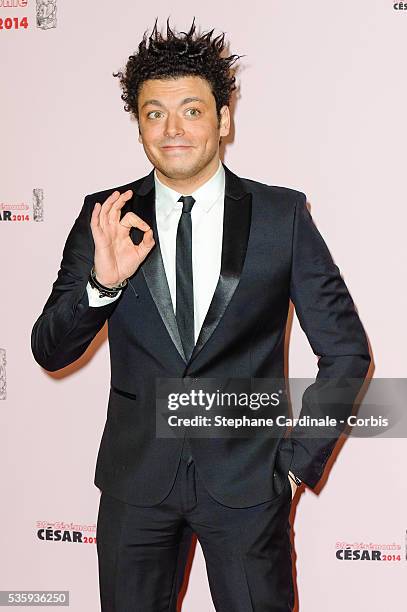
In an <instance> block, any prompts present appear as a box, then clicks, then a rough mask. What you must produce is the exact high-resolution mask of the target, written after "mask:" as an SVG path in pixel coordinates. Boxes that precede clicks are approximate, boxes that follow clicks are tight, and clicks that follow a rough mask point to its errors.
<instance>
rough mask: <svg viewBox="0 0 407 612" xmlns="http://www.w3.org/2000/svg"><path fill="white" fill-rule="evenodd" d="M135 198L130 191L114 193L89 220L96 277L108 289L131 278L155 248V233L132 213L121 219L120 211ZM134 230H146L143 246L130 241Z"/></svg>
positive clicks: (141, 243)
mask: <svg viewBox="0 0 407 612" xmlns="http://www.w3.org/2000/svg"><path fill="white" fill-rule="evenodd" d="M132 195H133V192H132V190H131V189H129V190H128V191H126V192H125V193H122V194H121V195H120V193H119V192H118V191H115V192H113V193H112V194H111V195H110V196H109V197H108V198H107V199H106V200H105V202H104V203H103V204H100V203H99V202H96V204H95V206H94V208H93V211H92V216H91V220H90V226H91V230H92V235H93V240H94V242H95V262H94V265H95V274H96V278H97V280H98V281H99V283H101V284H102V285H104V286H106V287H114V286H115V285H118V284H120V283H121V282H122V281H124V280H125V279H126V278H129V276H132V274H134V272H135V271H136V270H137V268H138V267H139V266H140V264H141V263H142V262H143V261H144V259H145V258H146V257H147V255H148V253H149V252H150V251H151V249H152V248H153V246H154V245H155V240H154V238H153V230H152V229H151V228H150V226H149V225H148V224H147V223H146V222H145V221H143V219H141V217H139V216H138V215H136V214H135V213H133V212H127V213H126V214H125V215H124V216H123V218H122V219H120V211H121V209H122V207H123V206H124V204H125V202H127V200H129V199H130V198H131V197H132ZM132 227H138V228H139V229H140V230H142V231H144V236H143V240H142V241H141V242H140V244H134V242H133V241H132V239H131V238H130V230H131V228H132Z"/></svg>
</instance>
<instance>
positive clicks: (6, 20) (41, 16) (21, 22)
mask: <svg viewBox="0 0 407 612" xmlns="http://www.w3.org/2000/svg"><path fill="white" fill-rule="evenodd" d="M27 7H28V0H0V8H3V9H9V11H10V9H14V11H15V12H14V14H11V11H10V14H8V15H5V16H4V17H3V16H1V17H0V30H27V29H28V28H29V27H30V25H31V22H30V20H29V18H28V16H27V15H21V12H20V11H19V10H18V9H21V8H27ZM35 21H36V25H37V28H39V29H40V30H50V29H51V28H56V27H57V2H56V0H36V6H35Z"/></svg>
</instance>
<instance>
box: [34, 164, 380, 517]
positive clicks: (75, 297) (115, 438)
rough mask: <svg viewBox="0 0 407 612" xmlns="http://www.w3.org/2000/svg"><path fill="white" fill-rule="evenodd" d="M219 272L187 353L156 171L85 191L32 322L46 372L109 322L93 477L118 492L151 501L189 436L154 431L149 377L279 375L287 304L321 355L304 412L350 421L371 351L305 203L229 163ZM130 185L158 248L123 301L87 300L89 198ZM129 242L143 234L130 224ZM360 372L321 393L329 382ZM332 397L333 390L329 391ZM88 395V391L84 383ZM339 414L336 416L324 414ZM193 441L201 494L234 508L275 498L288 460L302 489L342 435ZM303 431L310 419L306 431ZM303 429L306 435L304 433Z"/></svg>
mask: <svg viewBox="0 0 407 612" xmlns="http://www.w3.org/2000/svg"><path fill="white" fill-rule="evenodd" d="M224 169H225V181H226V183H225V208H224V221H223V243H222V261H221V273H220V276H219V280H218V284H217V287H216V290H215V292H214V295H213V298H212V302H211V304H210V307H209V310H208V313H207V315H206V318H205V320H204V323H203V326H202V329H201V331H200V334H199V337H198V339H197V342H196V345H195V348H194V351H193V354H192V356H191V358H190V360H189V361H188V362H187V361H186V360H185V357H184V354H183V349H182V344H181V340H180V336H179V333H178V329H177V324H176V319H175V315H174V311H173V307H172V302H171V297H170V292H169V288H168V284H167V280H166V276H165V270H164V266H163V261H162V258H161V253H160V246H159V240H158V234H157V226H156V219H155V189H154V175H153V171H151V172H150V174H148V175H147V176H145V177H143V178H141V179H139V180H136V181H134V182H131V183H129V184H127V185H123V186H120V187H114V188H112V189H108V190H105V191H102V192H98V193H94V194H91V195H87V196H86V197H85V201H84V204H83V207H82V209H81V211H80V213H79V216H78V217H77V219H76V221H75V223H74V225H73V227H72V229H71V231H70V233H69V236H68V238H67V241H66V244H65V247H64V251H63V258H62V262H61V266H60V270H59V272H58V277H57V279H56V281H55V282H54V284H53V287H52V292H51V295H50V296H49V298H48V300H47V302H46V304H45V306H44V309H43V312H42V313H41V315H40V316H39V318H38V319H37V321H36V322H35V324H34V327H33V330H32V337H31V345H32V351H33V354H34V357H35V359H36V361H37V362H38V363H39V364H40V365H41V366H43V367H44V368H45V369H47V370H50V371H55V370H58V369H60V368H63V367H64V366H66V365H68V364H70V363H72V362H73V361H75V360H76V359H77V358H78V357H79V356H80V355H82V354H83V352H84V351H85V350H86V348H87V347H88V345H89V344H90V342H91V341H92V339H93V338H94V337H95V335H96V334H97V333H98V331H99V330H100V329H101V328H102V326H103V325H104V323H105V322H106V320H107V321H108V337H109V348H110V360H111V387H110V395H109V401H108V408H107V419H106V424H105V428H104V432H103V436H102V440H101V444H100V448H99V453H98V457H97V462H96V473H95V481H94V482H95V484H96V485H97V486H98V487H99V488H100V489H101V490H104V491H106V492H107V493H109V494H110V495H113V496H115V497H117V498H119V499H122V500H123V501H125V502H127V503H130V504H135V505H142V506H152V505H155V504H158V503H160V502H161V501H162V500H163V499H164V497H165V496H166V495H167V493H168V492H169V490H170V488H171V485H172V483H173V481H174V478H175V475H176V471H177V467H178V463H179V460H180V455H181V452H182V446H183V443H184V439H183V438H182V437H181V438H178V437H177V438H159V437H157V435H156V421H155V419H156V410H155V382H156V378H158V377H159V378H183V377H188V378H189V379H192V380H194V379H199V378H208V379H216V378H219V379H220V378H227V377H236V378H247V379H250V378H263V379H265V378H272V379H283V378H284V336H285V327H286V322H287V314H288V309H289V300H290V299H291V300H292V302H293V303H294V305H295V309H296V313H297V316H298V319H299V321H300V324H301V327H302V329H303V330H304V332H305V334H306V335H307V338H308V340H309V342H310V344H311V347H312V349H313V351H314V353H315V354H316V355H317V356H319V360H318V374H317V379H316V381H315V383H314V384H312V385H311V386H309V387H308V388H307V390H306V392H305V393H304V396H303V405H302V414H308V415H311V416H312V415H313V416H318V417H319V416H323V415H324V414H332V413H334V412H335V410H337V411H338V412H339V413H340V416H341V417H342V418H343V417H346V416H347V415H348V414H350V413H351V412H352V406H353V403H354V400H355V397H356V394H357V392H358V391H359V388H360V386H361V385H362V383H363V379H364V377H365V376H366V373H367V370H368V367H369V363H370V357H369V350H368V345H367V340H366V336H365V332H364V330H363V327H362V324H361V322H360V319H359V317H358V314H357V312H356V310H355V306H354V303H353V301H352V298H351V296H350V294H349V292H348V290H347V287H346V285H345V283H344V281H343V280H342V278H341V275H340V272H339V269H338V267H337V266H336V265H335V264H334V262H333V260H332V257H331V255H330V253H329V251H328V248H327V246H326V244H325V242H324V240H323V238H322V237H321V235H320V233H319V232H318V230H317V228H316V227H315V225H314V223H313V221H312V218H311V215H310V213H309V211H308V209H307V207H306V196H305V194H304V193H302V192H300V191H296V190H294V189H289V188H286V187H276V186H268V185H265V184H262V183H259V182H257V181H253V180H249V179H245V178H240V177H238V176H237V175H235V174H234V173H233V172H231V171H230V170H229V169H228V168H227V167H226V166H225V165H224ZM127 189H132V190H133V197H132V199H131V200H129V201H128V202H126V204H125V206H124V207H123V209H122V215H124V214H125V213H126V212H127V211H129V210H132V211H134V212H135V213H137V214H138V215H139V216H140V217H141V218H142V219H144V220H145V221H146V222H147V223H148V224H149V225H150V227H152V228H153V232H154V238H155V241H156V244H155V246H154V247H153V249H152V251H151V252H150V253H149V255H148V256H147V258H146V259H145V261H144V262H143V264H142V265H141V266H140V267H139V269H138V270H137V271H136V273H135V274H134V275H133V276H132V277H131V279H130V281H129V285H128V286H127V287H126V289H125V290H124V291H123V293H122V295H121V296H120V298H119V299H118V300H116V301H114V302H112V303H111V304H108V305H105V306H101V307H97V308H92V307H90V306H89V304H88V297H87V292H86V284H87V282H88V277H89V273H90V270H91V267H92V264H93V260H94V242H93V237H92V233H91V229H90V217H91V212H92V209H93V206H94V204H95V202H97V201H98V202H101V203H103V202H104V201H105V199H106V198H107V197H108V196H109V195H110V194H111V193H112V192H113V191H115V190H118V191H120V192H121V193H123V192H124V191H126V190H127ZM131 237H132V239H133V241H134V242H139V240H140V237H139V236H138V237H137V231H135V230H132V234H131ZM349 378H351V379H355V380H358V381H359V384H356V385H348V384H346V383H345V384H344V385H343V388H342V390H341V391H340V392H338V391H336V393H337V395H336V396H335V402H334V403H333V404H332V405H330V404H329V402H328V403H327V402H321V394H323V393H327V394H329V391H330V385H331V384H332V385H334V384H336V386H337V381H338V380H342V379H343V380H345V379H349ZM338 393H339V395H338ZM89 396H91V387H90V391H89ZM333 416H335V414H333ZM280 429H281V436H279V437H269V436H253V437H249V438H247V439H245V438H231V437H229V438H228V437H223V438H210V439H208V438H193V437H191V438H190V444H191V449H192V453H193V456H194V458H195V463H196V466H197V469H198V471H199V473H200V475H201V477H202V479H203V481H204V483H205V486H206V487H207V489H208V491H209V492H210V494H211V495H212V496H213V497H214V498H215V499H217V500H218V501H220V502H221V503H223V504H226V505H228V506H231V507H247V506H250V505H254V504H258V503H261V502H264V501H267V500H269V499H272V498H273V497H275V496H277V495H279V494H280V493H281V491H282V488H283V486H284V484H285V482H286V478H287V473H288V470H289V469H291V470H292V471H293V472H294V473H295V474H296V475H298V476H299V477H300V478H301V479H302V480H303V481H304V482H305V483H306V484H307V485H308V486H310V487H312V488H313V487H314V486H315V485H316V484H317V482H318V480H319V479H320V477H321V475H322V472H323V470H324V466H325V464H326V461H327V459H328V457H329V455H330V454H331V452H332V450H333V447H334V445H335V443H336V441H337V438H338V436H339V435H340V432H339V431H336V430H334V429H333V430H332V431H330V432H329V434H330V435H327V436H326V437H324V438H315V437H312V436H310V437H304V435H303V434H304V427H303V428H299V427H297V428H294V429H293V430H292V431H291V435H290V436H284V434H285V433H287V432H285V431H284V429H283V428H280ZM305 429H306V428H305ZM300 434H302V435H300Z"/></svg>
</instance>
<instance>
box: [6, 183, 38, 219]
mask: <svg viewBox="0 0 407 612" xmlns="http://www.w3.org/2000/svg"><path fill="white" fill-rule="evenodd" d="M31 220H32V221H44V190H43V189H33V196H32V212H31V211H30V206H29V204H26V203H25V202H16V203H7V202H0V221H20V222H23V221H31Z"/></svg>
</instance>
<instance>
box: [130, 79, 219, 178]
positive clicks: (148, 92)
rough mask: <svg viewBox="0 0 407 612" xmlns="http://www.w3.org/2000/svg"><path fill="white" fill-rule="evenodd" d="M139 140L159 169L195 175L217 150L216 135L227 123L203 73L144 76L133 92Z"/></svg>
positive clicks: (176, 175) (169, 174)
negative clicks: (172, 77) (137, 94)
mask: <svg viewBox="0 0 407 612" xmlns="http://www.w3.org/2000/svg"><path fill="white" fill-rule="evenodd" d="M138 112H139V131H140V135H139V142H141V143H142V144H143V147H144V151H145V153H146V155H147V157H148V159H149V160H150V162H151V163H152V164H153V166H155V167H156V168H157V169H158V170H159V171H160V172H162V174H164V175H165V176H167V177H169V178H172V179H185V178H190V177H193V176H195V175H197V174H198V173H199V172H200V171H202V170H203V169H204V168H205V167H206V166H208V164H210V162H211V161H212V160H213V159H214V158H216V159H218V155H219V138H220V137H221V136H227V135H228V134H229V129H230V115H229V108H228V107H227V106H223V107H222V109H221V120H220V125H219V121H218V116H217V113H216V103H215V98H214V96H213V94H212V91H211V88H210V85H209V83H208V81H206V79H203V78H201V77H198V76H185V77H178V78H175V79H149V80H148V81H145V82H144V83H143V84H142V86H141V88H140V92H139V97H138Z"/></svg>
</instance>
